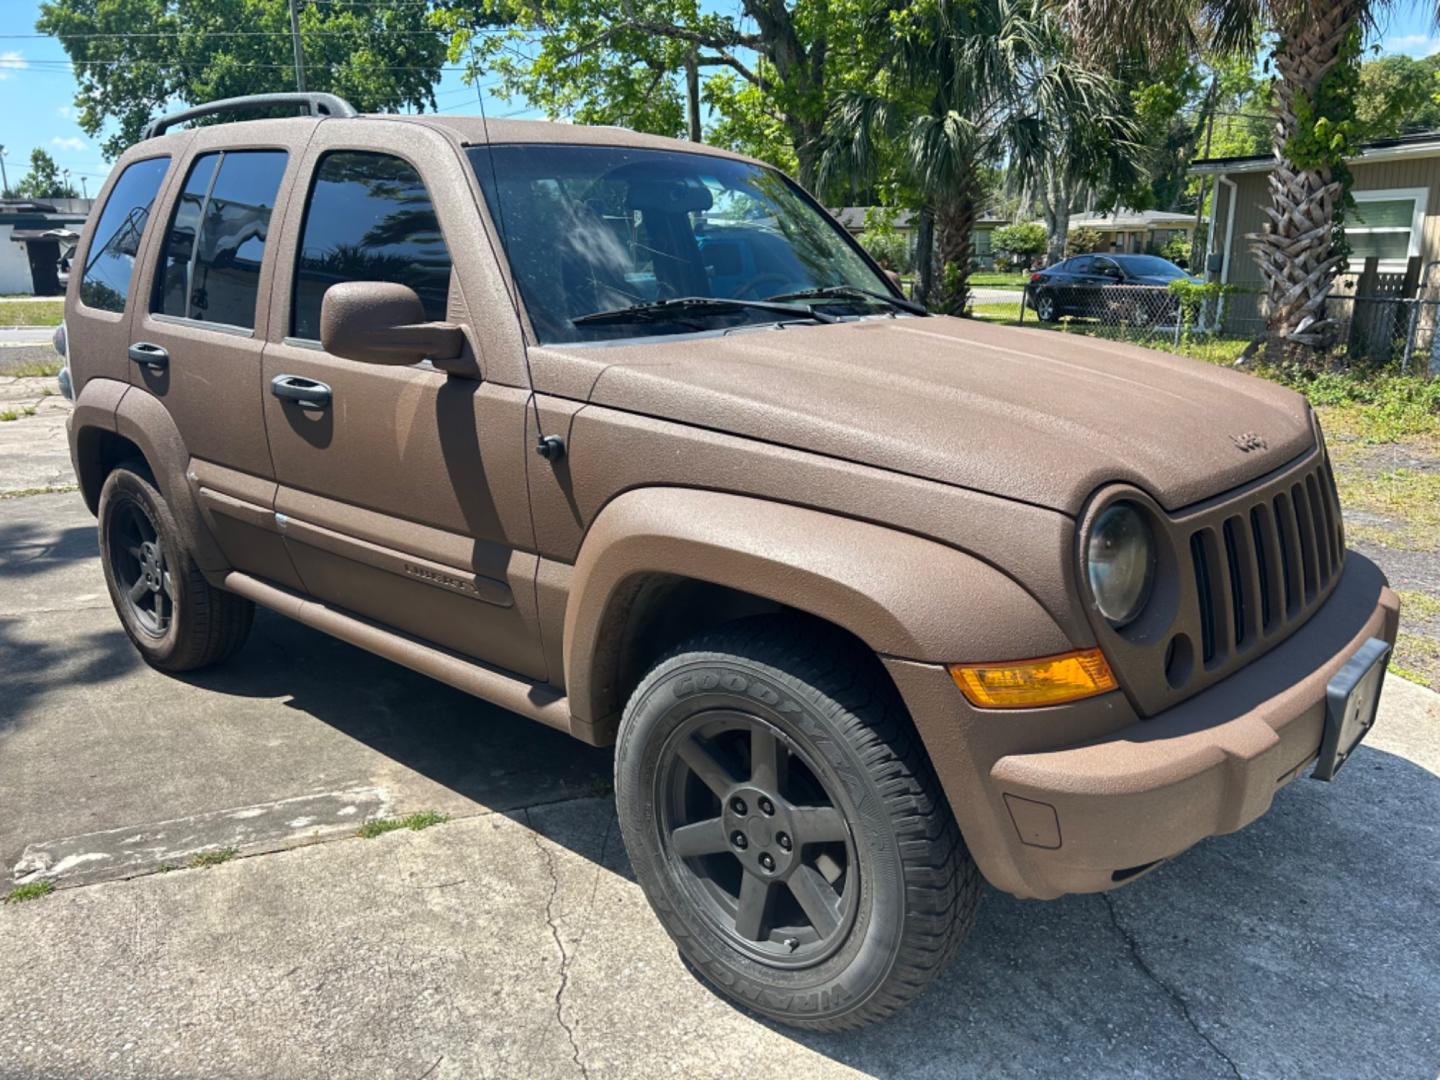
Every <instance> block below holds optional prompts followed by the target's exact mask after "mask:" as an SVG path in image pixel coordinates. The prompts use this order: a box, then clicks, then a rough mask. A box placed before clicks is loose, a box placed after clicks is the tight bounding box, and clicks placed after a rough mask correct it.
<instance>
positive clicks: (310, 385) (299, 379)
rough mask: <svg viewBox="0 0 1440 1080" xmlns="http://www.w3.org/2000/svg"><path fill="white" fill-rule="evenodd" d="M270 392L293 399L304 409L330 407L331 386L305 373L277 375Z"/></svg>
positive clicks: (272, 380) (271, 384)
mask: <svg viewBox="0 0 1440 1080" xmlns="http://www.w3.org/2000/svg"><path fill="white" fill-rule="evenodd" d="M270 392H271V393H272V394H274V395H275V396H276V397H278V398H282V399H283V400H285V401H293V402H295V404H297V405H299V406H300V407H301V408H302V409H328V408H329V407H330V387H328V386H326V385H325V384H324V383H323V382H316V381H315V380H314V379H307V378H305V377H304V376H303V375H276V376H275V378H273V379H271V380H270Z"/></svg>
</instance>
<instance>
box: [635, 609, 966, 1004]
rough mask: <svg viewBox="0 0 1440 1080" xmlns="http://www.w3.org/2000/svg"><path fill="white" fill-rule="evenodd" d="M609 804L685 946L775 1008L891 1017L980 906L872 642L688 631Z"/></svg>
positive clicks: (745, 630) (776, 630) (638, 708)
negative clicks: (866, 644) (690, 633)
mask: <svg viewBox="0 0 1440 1080" xmlns="http://www.w3.org/2000/svg"><path fill="white" fill-rule="evenodd" d="M615 787H616V805H617V810H618V813H619V818H620V825H621V831H622V834H623V836H624V838H625V846H626V849H627V851H628V852H629V855H630V860H631V863H632V864H633V866H634V868H635V874H636V877H637V879H638V880H639V882H640V885H641V887H642V888H643V889H644V890H645V894H646V896H647V897H648V899H649V901H650V904H651V906H652V907H653V908H654V910H655V913H656V915H657V916H658V917H659V919H660V921H661V923H662V924H663V925H664V926H665V929H666V930H667V931H668V932H669V934H670V936H671V937H672V938H673V939H674V941H675V943H676V945H677V946H678V948H679V950H680V953H681V955H682V957H683V958H684V959H685V960H686V961H687V962H688V963H689V964H690V966H692V967H693V968H694V969H695V970H696V971H698V972H699V973H700V974H701V976H702V977H703V978H704V979H705V981H707V982H708V983H710V984H711V985H712V986H713V987H714V988H715V989H716V990H718V991H719V992H720V993H721V994H723V995H725V996H726V997H729V998H731V999H733V1000H735V1001H737V1002H739V1003H741V1004H743V1005H745V1006H747V1007H749V1008H751V1009H753V1010H755V1011H756V1012H759V1013H763V1014H764V1015H766V1016H769V1017H772V1018H773V1019H775V1020H778V1021H780V1022H782V1023H786V1024H793V1025H795V1026H798V1027H805V1028H812V1029H816V1030H829V1031H833V1030H842V1029H847V1028H854V1027H859V1026H861V1025H863V1024H867V1023H871V1022H874V1021H877V1020H881V1019H883V1018H885V1017H887V1016H889V1015H891V1014H892V1013H894V1012H895V1011H897V1010H898V1009H900V1008H902V1007H903V1006H904V1005H906V1004H908V1003H909V1002H910V1001H911V1000H913V999H914V998H916V997H917V996H919V995H920V994H921V993H922V992H923V991H924V990H925V989H926V988H927V987H928V986H929V985H930V983H931V982H933V981H934V980H935V978H936V977H937V976H938V975H939V974H940V972H941V971H942V970H944V968H945V965H946V963H947V962H948V961H949V959H950V957H951V956H952V955H953V954H954V951H955V949H956V947H957V946H958V945H959V943H960V942H961V941H962V940H963V938H964V937H965V935H966V933H968V931H969V929H970V926H971V925H972V923H973V921H974V914H975V906H976V902H977V899H978V895H979V876H978V873H977V871H976V867H975V863H974V861H973V860H972V859H971V857H970V854H969V852H968V851H967V850H966V848H965V845H964V842H963V841H962V839H961V838H960V833H959V829H958V828H957V826H956V824H955V819H954V817H953V816H952V814H951V812H950V807H949V804H948V803H947V802H946V800H945V796H944V794H943V792H942V791H941V789H940V785H939V782H938V781H937V780H936V778H935V774H934V771H933V770H932V768H931V766H930V761H929V758H928V757H927V756H926V754H925V750H924V747H923V746H922V745H921V743H920V740H919V737H918V736H917V735H916V733H915V731H914V728H913V726H912V725H911V722H910V718H909V716H908V715H907V714H906V712H905V709H904V706H903V704H902V703H901V701H900V698H899V695H898V694H897V693H896V691H895V689H894V686H893V685H892V684H891V683H890V681H889V679H888V677H887V676H886V675H885V672H884V670H883V668H881V667H880V665H879V663H878V662H877V661H876V659H875V657H874V656H873V654H870V653H869V652H868V651H866V650H864V649H863V648H861V647H859V646H857V645H856V644H855V643H854V642H853V641H851V640H850V639H849V638H846V637H843V636H841V635H840V634H838V633H835V632H833V631H830V630H828V628H825V627H823V626H821V625H819V624H812V623H810V622H807V621H802V620H798V619H787V618H770V617H766V618H760V619H754V620H747V621H745V622H741V623H737V624H734V625H733V626H731V627H727V628H725V629H722V630H720V631H716V632H714V633H711V634H707V635H704V636H702V637H700V638H697V639H695V640H692V641H690V642H688V643H686V644H685V645H683V646H681V647H680V648H678V649H677V650H675V651H674V652H673V653H671V654H670V655H669V656H667V657H665V658H664V659H662V660H661V661H660V662H659V663H657V664H656V665H655V667H654V668H652V670H651V671H650V673H649V674H648V675H647V676H646V677H645V679H644V680H643V681H642V682H641V683H640V685H639V687H638V688H637V689H636V690H635V693H634V694H633V695H632V696H631V698H630V702H629V704H628V705H627V706H626V709H625V715H624V718H623V720H622V722H621V727H620V732H619V739H618V745H617V748H616V757H615Z"/></svg>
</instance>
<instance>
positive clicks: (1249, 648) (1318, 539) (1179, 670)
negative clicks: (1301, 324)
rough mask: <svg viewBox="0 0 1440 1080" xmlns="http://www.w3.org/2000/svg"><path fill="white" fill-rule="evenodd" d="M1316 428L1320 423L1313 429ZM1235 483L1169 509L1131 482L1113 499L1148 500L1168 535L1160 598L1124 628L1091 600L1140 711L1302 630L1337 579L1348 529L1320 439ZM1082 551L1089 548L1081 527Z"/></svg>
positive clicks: (1157, 707) (1108, 650) (1100, 503)
mask: <svg viewBox="0 0 1440 1080" xmlns="http://www.w3.org/2000/svg"><path fill="white" fill-rule="evenodd" d="M1317 436H1318V433H1317ZM1316 443H1317V444H1316V446H1315V447H1314V448H1313V449H1312V450H1310V451H1309V452H1308V453H1307V454H1305V455H1304V456H1303V457H1302V458H1301V459H1299V460H1297V461H1295V462H1292V463H1291V464H1290V465H1289V466H1286V467H1284V468H1282V469H1278V470H1276V471H1275V472H1273V473H1271V474H1269V475H1268V476H1265V477H1262V478H1261V479H1259V480H1256V481H1254V482H1253V483H1251V484H1248V485H1246V486H1245V487H1244V488H1241V489H1239V490H1237V491H1232V492H1229V493H1227V494H1224V495H1220V496H1217V497H1216V498H1213V499H1209V500H1207V501H1205V502H1203V503H1199V504H1197V505H1194V506H1190V507H1186V508H1185V509H1183V510H1179V511H1175V512H1173V513H1166V512H1165V511H1164V510H1162V509H1161V508H1160V507H1159V506H1157V505H1155V504H1154V503H1153V502H1152V501H1150V500H1149V498H1148V497H1144V498H1141V497H1140V493H1138V492H1135V491H1134V489H1129V490H1128V491H1127V490H1113V491H1111V492H1108V493H1105V494H1102V496H1101V497H1100V498H1099V499H1097V500H1096V501H1095V503H1093V504H1092V509H1091V511H1090V520H1092V521H1093V520H1094V515H1095V514H1097V513H1098V512H1099V511H1100V510H1102V509H1103V508H1104V506H1106V505H1107V504H1109V503H1110V502H1112V501H1114V500H1115V499H1123V498H1129V499H1132V500H1134V501H1136V502H1142V503H1144V504H1146V505H1147V506H1148V507H1149V510H1150V513H1151V517H1152V523H1153V525H1154V527H1155V529H1156V532H1157V539H1159V540H1161V543H1160V548H1161V551H1162V554H1161V557H1160V562H1159V565H1158V567H1157V571H1156V573H1157V578H1156V581H1157V585H1156V589H1155V594H1154V598H1153V599H1152V601H1151V603H1150V605H1149V606H1148V607H1147V609H1146V611H1145V612H1144V613H1142V615H1141V617H1140V618H1139V619H1137V620H1136V621H1135V622H1134V623H1132V624H1130V625H1127V626H1125V627H1124V628H1122V629H1119V630H1116V629H1115V628H1114V627H1112V626H1110V624H1109V623H1107V622H1106V621H1105V619H1104V618H1103V616H1101V615H1100V613H1099V610H1098V608H1096V607H1095V605H1094V603H1093V602H1091V604H1090V605H1089V607H1088V609H1087V610H1088V614H1089V616H1090V621H1091V625H1092V626H1093V627H1094V629H1095V634H1096V638H1097V640H1098V642H1099V644H1100V646H1101V648H1103V649H1104V651H1105V655H1106V657H1107V659H1108V660H1109V661H1110V666H1111V667H1112V668H1113V669H1114V671H1115V674H1116V675H1117V676H1118V677H1119V679H1120V683H1121V685H1122V686H1123V687H1124V688H1125V692H1126V694H1127V695H1129V697H1130V699H1131V700H1132V702H1134V704H1135V707H1136V709H1137V710H1138V711H1139V712H1140V714H1141V715H1143V716H1153V715H1154V714H1156V713H1158V712H1161V711H1163V710H1165V709H1167V708H1169V707H1170V706H1172V705H1174V704H1176V703H1177V702H1179V701H1182V700H1184V699H1185V698H1187V697H1190V696H1191V695H1192V694H1196V693H1199V692H1200V691H1201V690H1203V689H1205V688H1206V687H1207V686H1211V685H1213V684H1214V683H1216V682H1219V681H1220V680H1221V679H1223V678H1225V677H1226V676H1228V675H1230V674H1231V673H1233V672H1235V671H1237V670H1238V669H1239V668H1241V667H1243V666H1244V665H1246V664H1248V663H1250V662H1251V661H1252V660H1254V659H1255V658H1256V657H1257V656H1260V655H1261V654H1262V653H1265V652H1267V651H1269V650H1270V649H1271V648H1273V647H1274V646H1275V645H1277V644H1279V643H1280V642H1281V641H1283V640H1284V639H1285V638H1287V637H1288V636H1289V635H1290V634H1292V633H1294V631H1295V630H1297V629H1298V628H1299V627H1300V626H1301V625H1302V624H1304V623H1305V621H1306V620H1307V619H1309V618H1310V616H1311V615H1313V614H1314V613H1315V612H1316V611H1317V610H1318V609H1319V607H1320V606H1321V604H1323V603H1324V602H1325V599H1326V598H1327V597H1328V596H1329V595H1330V592H1331V591H1332V590H1333V589H1334V587H1335V583H1336V582H1337V581H1338V580H1339V579H1340V573H1341V570H1342V568H1343V566H1344V560H1345V537H1344V532H1343V526H1342V525H1341V521H1340V503H1339V500H1338V499H1337V497H1336V493H1335V479H1334V475H1333V473H1332V472H1331V469H1330V463H1329V459H1328V458H1327V456H1326V454H1325V450H1324V443H1323V442H1321V441H1320V440H1319V438H1318V437H1317V440H1316ZM1081 550H1082V551H1083V550H1084V541H1083V536H1082V541H1081Z"/></svg>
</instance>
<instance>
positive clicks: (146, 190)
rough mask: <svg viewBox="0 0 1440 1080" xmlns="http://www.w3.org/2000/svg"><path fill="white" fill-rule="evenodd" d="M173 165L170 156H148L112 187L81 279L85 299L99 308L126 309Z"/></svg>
mask: <svg viewBox="0 0 1440 1080" xmlns="http://www.w3.org/2000/svg"><path fill="white" fill-rule="evenodd" d="M169 167H170V158H169V157H153V158H145V159H144V160H143V161H133V162H131V163H130V164H129V165H127V166H125V171H124V172H122V173H121V174H120V179H118V180H116V181H115V186H114V187H113V188H111V189H110V195H109V197H108V198H107V199H106V200H105V206H104V208H103V209H102V210H101V211H100V217H99V220H97V221H96V223H95V233H94V235H93V236H92V237H91V239H90V249H89V250H88V251H87V252H86V253H85V272H84V274H83V275H82V276H81V279H80V302H81V303H82V304H84V305H85V306H86V307H88V308H95V309H97V310H99V311H124V310H125V300H126V298H127V297H128V296H129V295H130V281H131V278H132V277H133V276H134V273H135V257H136V256H137V255H138V254H139V252H140V241H141V240H142V239H143V238H144V236H145V223H146V222H147V221H149V220H150V211H151V208H152V207H153V206H154V205H155V196H156V195H157V194H158V193H159V191H160V184H161V182H162V181H163V180H164V179H165V171H166V170H167V169H168V168H169Z"/></svg>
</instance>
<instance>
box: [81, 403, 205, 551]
mask: <svg viewBox="0 0 1440 1080" xmlns="http://www.w3.org/2000/svg"><path fill="white" fill-rule="evenodd" d="M87 389H88V386H87ZM114 430H115V434H117V435H120V436H122V437H124V438H126V439H128V440H129V441H130V442H132V443H134V444H135V445H136V446H138V447H139V448H140V452H141V453H142V454H144V455H145V460H146V462H147V463H148V464H149V465H150V471H151V472H152V473H154V475H155V484H156V486H157V487H159V488H160V494H162V495H164V496H165V501H166V502H167V503H169V504H170V512H171V513H172V514H173V515H174V517H175V523H176V525H178V526H179V528H180V534H181V535H180V540H181V542H182V543H183V544H184V545H185V547H186V549H187V550H188V551H189V552H190V555H191V557H192V558H193V559H194V560H195V564H196V565H197V566H198V567H199V568H200V569H201V570H202V571H204V572H206V573H209V574H217V573H224V572H225V571H226V570H228V569H230V564H229V562H228V560H226V558H225V556H224V555H223V554H222V553H221V551H220V547H219V545H218V544H216V543H215V538H214V537H213V536H212V535H211V534H210V529H209V527H208V526H207V525H206V524H205V519H204V518H203V517H201V515H200V506H199V503H198V501H197V500H196V498H195V492H194V490H193V489H192V488H191V486H190V480H189V477H188V476H187V474H186V470H187V469H188V468H189V466H190V451H189V450H188V449H187V448H186V446H185V440H184V439H182V438H181V437H180V429H179V428H178V427H176V426H175V421H174V420H173V419H172V418H171V416H170V413H169V412H168V411H167V410H166V408H165V406H164V404H162V403H161V401H160V399H159V398H157V397H155V396H154V395H153V394H150V393H147V392H146V391H144V390H141V389H139V388H137V387H133V386H132V387H130V388H129V391H128V392H127V393H126V394H125V395H124V396H123V397H121V399H120V401H119V404H118V405H117V406H116V409H115V429H114Z"/></svg>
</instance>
